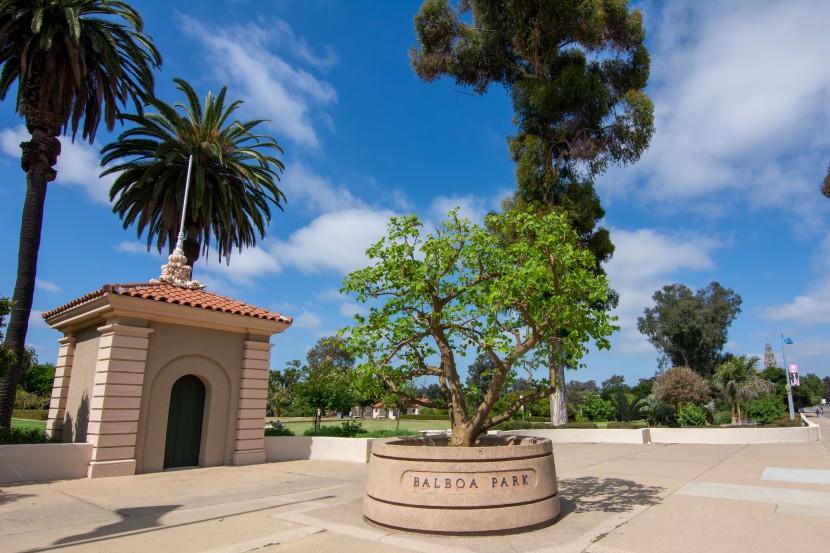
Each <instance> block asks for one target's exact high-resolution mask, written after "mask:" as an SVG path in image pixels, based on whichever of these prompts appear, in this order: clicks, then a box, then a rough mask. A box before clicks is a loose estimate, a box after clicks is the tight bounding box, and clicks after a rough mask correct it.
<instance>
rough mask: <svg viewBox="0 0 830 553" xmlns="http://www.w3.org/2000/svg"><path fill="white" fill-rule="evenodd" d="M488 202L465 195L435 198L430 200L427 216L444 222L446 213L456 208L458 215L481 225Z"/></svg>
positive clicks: (471, 195) (477, 197)
mask: <svg viewBox="0 0 830 553" xmlns="http://www.w3.org/2000/svg"><path fill="white" fill-rule="evenodd" d="M489 207H490V206H489V205H488V202H487V201H486V200H485V199H484V198H481V197H479V196H475V195H473V194H467V195H466V196H437V197H436V198H434V199H433V200H432V205H430V207H429V214H430V215H431V216H432V217H435V218H436V219H437V220H438V221H444V220H446V218H447V213H449V212H450V211H451V210H453V209H455V208H458V215H459V216H460V217H462V218H465V219H469V220H471V221H472V222H473V223H477V224H481V223H482V222H483V221H484V217H485V216H486V215H487V211H488V209H489Z"/></svg>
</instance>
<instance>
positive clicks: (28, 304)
mask: <svg viewBox="0 0 830 553" xmlns="http://www.w3.org/2000/svg"><path fill="white" fill-rule="evenodd" d="M45 119H46V118H45V117H39V116H28V115H27V118H26V126H27V128H28V130H29V132H30V133H31V134H32V140H30V141H29V142H24V143H22V144H21V145H20V147H21V148H22V150H23V154H22V156H21V166H22V167H23V170H24V171H26V198H25V200H24V202H23V214H22V217H21V223H20V245H19V246H18V250H17V281H16V283H15V286H14V296H13V297H12V301H13V302H14V305H13V306H12V311H11V314H10V316H9V325H8V328H7V329H6V340H5V344H6V346H7V347H8V348H9V349H10V350H11V351H12V352H14V355H15V362H14V364H13V365H12V367H11V368H10V370H8V371H7V372H6V374H4V375H3V376H2V378H0V428H9V427H10V426H11V420H12V411H13V410H14V399H15V394H16V392H17V385H18V383H19V381H20V374H21V372H22V368H23V364H24V363H25V351H26V333H27V332H28V330H29V316H30V315H31V312H32V299H33V297H34V293H35V277H36V274H37V256H38V251H39V250H40V233H41V229H42V228H43V207H44V204H45V202H46V187H47V184H48V183H49V182H51V181H53V180H55V177H56V176H57V173H56V172H55V170H54V169H53V168H52V167H53V166H54V165H55V163H57V160H58V155H59V154H60V151H61V144H60V142H59V141H58V139H57V136H58V135H59V133H60V125H54V124H53V125H49V124H47V123H45Z"/></svg>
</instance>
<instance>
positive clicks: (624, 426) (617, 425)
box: [606, 421, 634, 430]
mask: <svg viewBox="0 0 830 553" xmlns="http://www.w3.org/2000/svg"><path fill="white" fill-rule="evenodd" d="M606 428H610V429H612V430H630V429H633V428H634V425H633V424H631V423H630V422H625V421H622V422H617V421H612V422H609V423H608V426H607V427H606Z"/></svg>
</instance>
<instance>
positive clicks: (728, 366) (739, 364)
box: [712, 355, 775, 424]
mask: <svg viewBox="0 0 830 553" xmlns="http://www.w3.org/2000/svg"><path fill="white" fill-rule="evenodd" d="M758 362H759V359H758V357H756V356H754V355H753V356H752V357H750V356H748V355H741V356H740V357H733V358H732V359H730V360H729V361H727V362H726V363H723V364H722V365H720V366H719V367H718V368H717V370H716V371H715V374H714V376H713V377H712V381H713V382H714V384H715V386H716V387H718V388H719V389H720V390H722V391H723V392H724V394H726V396H727V397H729V404H730V406H731V408H732V424H738V423H739V422H740V421H741V401H743V400H750V399H756V398H758V397H761V396H764V395H767V394H769V393H771V392H772V390H773V389H774V387H775V386H774V384H773V383H772V382H769V381H768V380H764V379H763V378H761V375H760V374H759V373H758V368H757V367H758Z"/></svg>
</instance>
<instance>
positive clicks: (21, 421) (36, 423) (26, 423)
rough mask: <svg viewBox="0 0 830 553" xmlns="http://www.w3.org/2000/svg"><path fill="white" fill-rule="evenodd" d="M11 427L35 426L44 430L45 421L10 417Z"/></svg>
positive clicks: (27, 427) (25, 427) (26, 427)
mask: <svg viewBox="0 0 830 553" xmlns="http://www.w3.org/2000/svg"><path fill="white" fill-rule="evenodd" d="M12 428H24V429H26V430H28V429H30V428H37V429H39V430H42V431H44V432H46V421H30V420H26V419H12Z"/></svg>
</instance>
